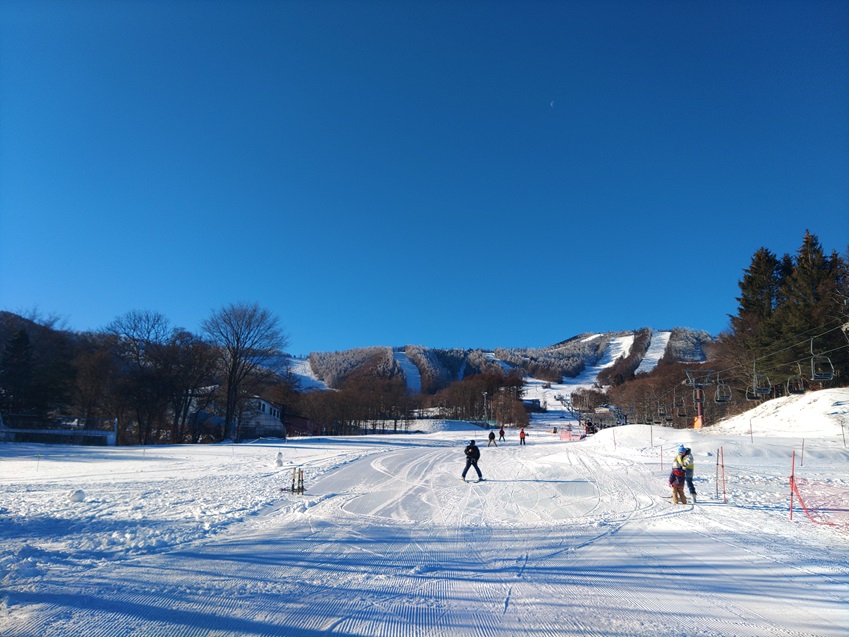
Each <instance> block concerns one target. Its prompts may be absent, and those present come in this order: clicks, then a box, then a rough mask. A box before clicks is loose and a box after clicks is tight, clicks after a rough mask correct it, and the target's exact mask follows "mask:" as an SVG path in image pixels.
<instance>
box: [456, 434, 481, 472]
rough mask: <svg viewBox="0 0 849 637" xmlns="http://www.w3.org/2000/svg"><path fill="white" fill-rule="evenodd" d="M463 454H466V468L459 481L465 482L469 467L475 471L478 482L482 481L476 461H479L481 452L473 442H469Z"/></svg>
mask: <svg viewBox="0 0 849 637" xmlns="http://www.w3.org/2000/svg"><path fill="white" fill-rule="evenodd" d="M464 453H465V454H466V468H465V469H463V475H462V477H461V478H460V479H461V480H463V481H465V480H466V474H467V473H468V472H469V467H474V468H475V471H477V472H478V480H483V474H482V473H481V470H480V467H478V460H480V459H481V450H480V449H478V446H477V445H476V444H475V441H474V440H470V441H469V444H468V445H466V450H465V452H464Z"/></svg>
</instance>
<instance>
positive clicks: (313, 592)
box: [0, 342, 849, 637]
mask: <svg viewBox="0 0 849 637" xmlns="http://www.w3.org/2000/svg"><path fill="white" fill-rule="evenodd" d="M619 349H620V350H623V351H624V350H625V349H626V348H625V343H624V342H620V344H619ZM611 357H612V354H611ZM771 403H775V404H776V406H775V409H774V410H773V411H770V412H764V413H762V414H755V415H753V417H752V418H751V419H750V420H749V422H748V423H745V424H747V425H748V426H749V429H748V430H746V431H745V432H742V430H741V427H742V423H741V425H740V426H738V425H737V424H734V423H733V422H732V423H728V425H727V426H726V425H721V426H718V427H709V428H707V429H705V430H692V429H691V430H676V429H668V428H665V427H659V426H654V427H652V426H649V425H629V426H626V427H614V428H610V429H605V430H603V431H601V432H599V433H598V434H596V435H595V436H592V437H591V438H589V439H587V440H584V441H581V442H564V441H561V440H560V439H559V437H558V436H557V435H555V434H552V433H549V432H548V430H547V428H548V426H547V424H546V423H543V422H536V421H535V423H534V426H533V427H531V428H530V430H529V431H530V437H529V438H528V444H527V446H519V445H518V444H517V440H516V432H515V431H513V430H511V431H508V434H507V441H506V443H504V444H500V445H499V446H498V447H497V448H487V447H485V446H484V447H483V448H482V450H481V452H482V459H481V468H482V470H483V472H484V474H485V476H486V478H487V482H484V483H481V484H465V483H463V482H460V481H459V480H458V479H457V478H458V475H459V472H460V470H461V468H462V466H463V447H464V445H465V444H466V442H467V440H468V439H469V438H470V437H472V436H475V435H478V436H479V435H480V430H479V429H474V428H468V426H467V425H463V424H461V423H456V422H455V423H443V424H442V425H441V426H435V427H433V428H432V430H433V432H434V433H429V434H414V435H413V434H411V435H395V436H392V435H381V436H356V437H351V438H344V437H338V438H310V439H305V440H298V441H296V442H293V441H290V442H288V443H277V444H253V445H237V446H231V445H191V446H189V445H185V446H156V447H150V448H138V449H137V448H91V447H65V446H44V445H11V444H2V445H0V467H2V471H0V486H2V489H3V493H4V497H3V500H2V504H0V545H2V547H3V551H2V552H1V553H0V581H2V584H3V592H2V594H1V595H0V634H2V635H4V637H30V636H34V635H39V637H60V636H61V637H64V636H66V635H82V634H85V635H93V636H103V637H106V636H109V637H129V636H130V635H162V636H165V635H167V636H168V637H189V636H196V635H219V634H220V635H225V634H226V635H238V636H242V635H245V636H247V635H293V636H296V635H297V636H299V637H300V636H305V637H318V636H319V635H340V636H342V635H344V636H351V637H353V636H354V635H369V636H370V637H418V636H421V635H440V636H444V637H513V636H515V635H551V636H554V635H558V636H565V637H578V636H579V635H580V636H584V635H594V636H595V637H621V636H623V635H628V636H631V637H643V636H645V637H681V636H682V635H686V636H687V637H718V636H721V635H735V636H739V637H759V636H762V635H770V636H774V637H779V636H780V637H842V636H844V635H846V626H849V512H847V511H846V506H845V502H846V501H847V499H849V480H847V477H846V467H847V465H849V451H847V449H846V446H845V443H844V442H843V438H842V434H843V433H846V432H845V426H846V425H849V421H848V420H847V417H849V390H846V389H843V390H825V391H823V392H817V393H811V394H808V395H805V396H800V397H794V400H793V401H782V402H779V401H778V400H777V401H771ZM547 417H552V415H551V414H549V415H547ZM553 422H556V421H553ZM844 423H845V424H844ZM825 425H829V426H828V427H826V426H825ZM723 427H725V429H723ZM776 427H777V428H778V429H779V430H781V431H784V430H787V431H791V432H792V433H793V435H792V437H789V438H788V437H782V436H776V435H775V433H774V431H775V429H776ZM736 431H740V433H735V432H736ZM802 440H804V441H805V455H804V462H803V463H802V464H797V465H796V471H797V473H796V475H797V480H798V482H799V489H800V492H801V493H802V495H803V496H804V497H805V498H806V499H807V500H806V502H807V505H808V506H809V512H810V514H811V517H810V518H809V517H808V516H806V515H804V512H803V511H801V510H800V509H799V508H798V502H797V508H796V509H795V515H794V516H793V517H792V519H791V518H790V516H789V514H788V478H787V476H788V473H789V469H790V458H791V454H792V452H793V451H796V452H797V457H798V455H799V451H800V449H801V443H802ZM679 444H685V445H687V446H689V447H691V448H692V449H693V453H694V456H695V458H696V486H697V489H698V492H699V502H698V504H696V505H692V504H688V505H673V504H671V503H670V502H669V498H668V493H667V492H668V487H667V486H666V478H667V474H668V471H669V461H670V460H671V458H672V455H673V453H674V449H675V448H676V447H677V446H678V445H679ZM718 449H722V450H723V456H722V457H723V459H724V467H725V473H724V475H723V476H722V478H721V479H720V478H719V476H718V474H717V466H718V457H719V456H718V454H717V450H718ZM296 468H302V469H303V470H304V473H305V482H306V492H305V493H304V494H298V493H292V492H291V489H290V485H291V477H292V472H293V469H296ZM831 525H833V526H831Z"/></svg>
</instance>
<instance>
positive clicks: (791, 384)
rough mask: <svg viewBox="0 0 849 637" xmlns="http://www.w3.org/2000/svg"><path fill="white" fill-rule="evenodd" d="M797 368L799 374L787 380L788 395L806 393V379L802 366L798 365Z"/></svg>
mask: <svg viewBox="0 0 849 637" xmlns="http://www.w3.org/2000/svg"><path fill="white" fill-rule="evenodd" d="M796 367H797V368H798V370H799V372H798V373H797V374H793V375H792V376H790V377H789V378H788V379H787V393H788V394H804V393H805V379H803V378H802V366H801V365H800V364H799V363H796Z"/></svg>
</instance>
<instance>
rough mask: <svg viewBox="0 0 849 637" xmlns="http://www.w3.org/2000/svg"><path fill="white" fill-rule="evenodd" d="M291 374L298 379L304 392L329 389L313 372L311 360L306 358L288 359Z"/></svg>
mask: <svg viewBox="0 0 849 637" xmlns="http://www.w3.org/2000/svg"><path fill="white" fill-rule="evenodd" d="M288 362H289V366H290V369H291V373H292V374H293V375H294V376H296V377H297V379H298V382H299V383H300V386H301V390H302V391H310V390H316V389H327V388H328V387H327V385H325V384H324V382H322V381H321V380H319V379H318V378H317V377H316V375H315V374H314V373H313V371H312V367H311V366H310V362H309V359H306V358H289V359H288Z"/></svg>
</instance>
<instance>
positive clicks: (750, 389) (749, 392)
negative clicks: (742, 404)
mask: <svg viewBox="0 0 849 637" xmlns="http://www.w3.org/2000/svg"><path fill="white" fill-rule="evenodd" d="M762 398H763V396H761V395H760V394H758V392H756V391H755V388H754V386H753V385H746V400H748V401H750V402H754V401H756V400H761V399H762Z"/></svg>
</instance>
